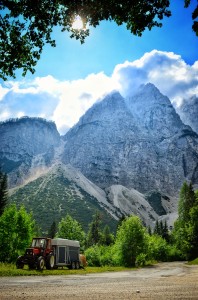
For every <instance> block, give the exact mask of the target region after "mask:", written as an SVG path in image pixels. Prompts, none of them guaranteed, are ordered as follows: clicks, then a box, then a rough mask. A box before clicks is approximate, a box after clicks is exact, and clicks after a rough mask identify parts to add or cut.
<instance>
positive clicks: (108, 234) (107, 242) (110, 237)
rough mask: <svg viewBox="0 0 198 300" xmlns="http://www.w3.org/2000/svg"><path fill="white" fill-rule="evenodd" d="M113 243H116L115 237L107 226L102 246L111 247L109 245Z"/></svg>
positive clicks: (103, 234) (104, 230)
mask: <svg viewBox="0 0 198 300" xmlns="http://www.w3.org/2000/svg"><path fill="white" fill-rule="evenodd" d="M113 242H114V236H113V234H112V233H111V232H110V229H109V226H108V225H105V227H104V229H103V232H102V244H103V245H106V246H109V245H111V244H113Z"/></svg>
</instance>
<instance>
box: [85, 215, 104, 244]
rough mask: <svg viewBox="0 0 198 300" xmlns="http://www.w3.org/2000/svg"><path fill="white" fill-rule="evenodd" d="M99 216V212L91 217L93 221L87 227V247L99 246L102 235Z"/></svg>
mask: <svg viewBox="0 0 198 300" xmlns="http://www.w3.org/2000/svg"><path fill="white" fill-rule="evenodd" d="M100 225H101V216H100V214H99V212H96V214H95V215H94V216H93V221H92V222H91V223H90V225H89V231H88V234H87V246H88V247H89V246H93V245H96V244H99V243H100V241H101V236H102V233H101V231H100Z"/></svg>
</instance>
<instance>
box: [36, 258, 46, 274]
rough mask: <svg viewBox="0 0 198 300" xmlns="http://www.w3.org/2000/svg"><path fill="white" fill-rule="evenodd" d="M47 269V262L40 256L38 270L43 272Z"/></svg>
mask: <svg viewBox="0 0 198 300" xmlns="http://www.w3.org/2000/svg"><path fill="white" fill-rule="evenodd" d="M44 267H45V260H44V258H43V257H42V256H39V258H38V261H37V269H38V270H40V271H42V270H43V269H44Z"/></svg>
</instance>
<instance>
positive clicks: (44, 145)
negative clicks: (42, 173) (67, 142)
mask: <svg viewBox="0 0 198 300" xmlns="http://www.w3.org/2000/svg"><path fill="white" fill-rule="evenodd" d="M0 141H1V142H0V165H1V166H2V168H3V170H4V172H6V173H8V174H9V181H10V186H13V185H17V184H20V183H22V182H23V180H24V179H26V177H27V176H28V175H29V173H30V171H31V168H32V169H35V168H44V167H46V166H49V165H50V164H51V162H52V160H53V157H54V147H56V146H58V145H59V144H60V135H59V133H58V131H57V129H56V125H55V124H54V123H53V122H48V121H46V120H44V119H41V118H28V117H23V118H20V119H11V120H9V121H7V122H3V123H1V124H0Z"/></svg>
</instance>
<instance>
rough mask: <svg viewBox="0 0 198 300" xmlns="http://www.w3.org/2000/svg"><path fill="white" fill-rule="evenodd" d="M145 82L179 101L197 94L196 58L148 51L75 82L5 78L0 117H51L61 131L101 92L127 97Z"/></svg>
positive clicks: (101, 95)
mask: <svg viewBox="0 0 198 300" xmlns="http://www.w3.org/2000/svg"><path fill="white" fill-rule="evenodd" d="M147 82H152V83H153V84H155V85H156V86H157V87H158V88H159V90H160V91H161V92H162V93H163V94H165V95H167V96H168V97H169V98H170V99H171V100H172V101H175V102H177V103H178V104H179V103H180V102H181V100H182V99H183V98H190V97H191V96H192V95H193V94H198V61H197V62H195V63H194V65H193V66H190V65H188V64H186V62H185V61H184V60H183V59H182V58H181V56H179V55H176V54H174V53H172V52H162V51H157V50H153V51H151V52H149V53H145V54H144V55H143V56H142V57H141V58H140V59H138V60H135V61H132V62H128V61H126V62H125V63H123V64H119V65H117V66H116V67H115V69H114V71H113V74H112V76H106V75H105V74H104V73H103V72H101V73H98V74H90V75H89V76H87V77H86V78H84V79H79V80H74V81H60V80H57V79H55V78H54V77H53V76H51V75H49V76H46V77H42V78H41V77H37V78H35V79H34V80H32V81H28V80H23V81H9V82H6V83H5V84H4V86H1V85H0V121H2V120H5V119H8V118H11V117H19V116H22V115H28V116H42V117H44V118H46V119H51V120H53V121H55V123H56V125H57V128H58V130H59V131H60V133H62V134H64V133H65V131H66V130H67V129H68V128H70V127H71V126H73V125H74V124H75V123H76V122H78V120H79V118H80V117H81V116H82V115H83V114H84V113H85V112H86V110H87V109H88V108H90V107H91V106H92V105H93V104H94V103H95V102H96V101H97V100H98V99H100V98H102V97H103V96H104V95H105V94H107V93H109V92H111V91H112V90H119V91H120V92H121V94H122V95H123V96H129V95H131V94H133V93H134V92H135V91H136V89H137V88H138V87H139V85H141V84H143V83H144V84H145V83H147Z"/></svg>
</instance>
